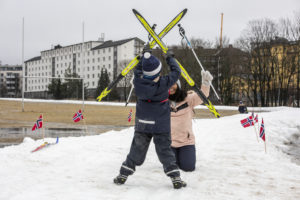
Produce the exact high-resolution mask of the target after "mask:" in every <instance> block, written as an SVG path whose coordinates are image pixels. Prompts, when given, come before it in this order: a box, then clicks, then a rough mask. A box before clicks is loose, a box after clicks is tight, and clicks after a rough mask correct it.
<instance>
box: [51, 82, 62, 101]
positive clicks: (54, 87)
mask: <svg viewBox="0 0 300 200" xmlns="http://www.w3.org/2000/svg"><path fill="white" fill-rule="evenodd" d="M61 90H62V84H61V81H60V78H59V79H52V81H51V83H50V84H49V85H48V93H49V94H52V95H53V97H54V99H63V93H62V92H61Z"/></svg>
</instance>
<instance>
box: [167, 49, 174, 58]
mask: <svg viewBox="0 0 300 200" xmlns="http://www.w3.org/2000/svg"><path fill="white" fill-rule="evenodd" d="M166 56H167V57H173V58H174V57H175V55H174V52H173V51H172V50H171V49H169V50H168V51H167V54H166Z"/></svg>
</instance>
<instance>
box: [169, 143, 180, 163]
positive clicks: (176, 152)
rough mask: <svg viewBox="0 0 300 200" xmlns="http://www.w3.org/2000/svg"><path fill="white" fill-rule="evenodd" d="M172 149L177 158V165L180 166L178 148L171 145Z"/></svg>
mask: <svg viewBox="0 0 300 200" xmlns="http://www.w3.org/2000/svg"><path fill="white" fill-rule="evenodd" d="M171 149H172V151H173V152H174V154H175V159H176V164H177V166H179V159H178V148H175V147H171Z"/></svg>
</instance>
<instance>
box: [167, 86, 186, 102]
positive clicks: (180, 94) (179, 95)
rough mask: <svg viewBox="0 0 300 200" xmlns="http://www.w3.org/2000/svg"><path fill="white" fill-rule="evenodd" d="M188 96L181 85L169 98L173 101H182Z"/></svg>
mask: <svg viewBox="0 0 300 200" xmlns="http://www.w3.org/2000/svg"><path fill="white" fill-rule="evenodd" d="M186 96H187V92H186V91H185V90H182V89H180V88H179V87H177V90H176V92H175V93H174V94H172V95H170V96H169V99H170V100H171V101H175V102H181V101H183V100H184V99H185V97H186Z"/></svg>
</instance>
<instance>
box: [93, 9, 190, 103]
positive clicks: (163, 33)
mask: <svg viewBox="0 0 300 200" xmlns="http://www.w3.org/2000/svg"><path fill="white" fill-rule="evenodd" d="M186 12H187V9H184V10H183V11H181V12H180V13H179V14H178V15H177V16H176V17H175V18H174V19H173V20H172V21H171V22H170V23H169V24H168V25H167V26H166V27H165V28H164V29H163V30H162V31H161V32H160V33H159V34H158V37H159V38H163V37H164V36H165V35H166V34H167V33H169V31H170V30H171V29H172V28H173V27H174V26H175V25H176V24H177V23H178V22H179V21H180V20H181V19H182V18H183V16H184V15H185V14H186ZM155 45H156V41H155V40H152V41H151V42H150V43H149V46H150V49H152V48H153V47H154V46H155ZM139 59H140V56H139V55H138V56H136V57H135V58H134V59H133V60H132V61H131V62H130V63H129V64H128V65H127V66H126V67H125V68H124V69H123V70H122V72H121V73H120V74H119V75H118V77H117V79H115V80H114V81H113V82H111V83H110V84H109V85H108V86H107V88H105V89H104V90H103V91H102V92H101V94H100V95H99V96H98V97H97V100H98V101H101V100H102V99H103V98H104V97H106V96H107V95H108V94H109V93H110V91H111V90H112V89H113V88H114V87H115V86H116V85H117V84H118V82H119V81H120V80H122V79H123V78H124V77H125V76H126V74H128V72H129V71H130V70H132V69H133V68H134V67H135V66H136V65H137V64H138V62H139Z"/></svg>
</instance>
